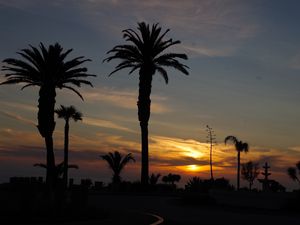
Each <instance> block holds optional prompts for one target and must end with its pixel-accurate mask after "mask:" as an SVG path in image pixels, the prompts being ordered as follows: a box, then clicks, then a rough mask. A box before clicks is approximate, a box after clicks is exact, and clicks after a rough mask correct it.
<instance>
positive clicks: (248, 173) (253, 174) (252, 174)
mask: <svg viewBox="0 0 300 225" xmlns="http://www.w3.org/2000/svg"><path fill="white" fill-rule="evenodd" d="M241 173H242V178H243V179H244V180H246V181H248V182H249V190H250V191H251V188H252V185H253V183H254V180H255V179H256V178H257V176H258V175H259V167H258V163H253V162H252V161H249V162H247V163H245V164H242V171H241Z"/></svg>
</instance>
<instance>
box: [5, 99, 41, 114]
mask: <svg viewBox="0 0 300 225" xmlns="http://www.w3.org/2000/svg"><path fill="white" fill-rule="evenodd" d="M0 104H1V105H3V106H6V107H10V108H14V109H18V110H26V111H31V112H37V110H38V108H37V107H36V106H32V105H30V104H24V103H19V102H8V101H1V100H0Z"/></svg>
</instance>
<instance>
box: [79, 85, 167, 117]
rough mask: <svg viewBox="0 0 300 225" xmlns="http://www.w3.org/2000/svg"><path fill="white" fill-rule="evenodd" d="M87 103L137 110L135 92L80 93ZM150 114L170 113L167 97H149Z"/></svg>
mask: <svg viewBox="0 0 300 225" xmlns="http://www.w3.org/2000/svg"><path fill="white" fill-rule="evenodd" d="M82 95H83V96H84V98H85V99H86V101H87V102H93V103H94V102H105V103H108V104H111V105H113V106H116V107H121V108H125V109H132V110H137V98H138V93H137V91H133V90H116V89H114V88H107V87H101V88H97V89H94V90H91V91H82ZM151 99H152V102H151V113H157V114H161V113H166V112H170V111H171V108H170V107H167V106H166V103H165V102H166V101H167V97H161V96H158V95H155V94H153V95H151Z"/></svg>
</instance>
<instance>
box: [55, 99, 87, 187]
mask: <svg viewBox="0 0 300 225" xmlns="http://www.w3.org/2000/svg"><path fill="white" fill-rule="evenodd" d="M55 113H56V114H57V116H58V118H63V119H64V120H65V132H64V133H65V138H64V139H65V142H64V166H63V171H64V172H63V183H64V186H65V188H67V186H68V163H69V128H70V126H69V121H70V119H72V120H74V121H75V122H77V121H78V120H82V113H81V112H79V111H77V109H76V108H75V107H74V106H69V107H67V106H63V105H61V106H60V108H59V109H56V110H55Z"/></svg>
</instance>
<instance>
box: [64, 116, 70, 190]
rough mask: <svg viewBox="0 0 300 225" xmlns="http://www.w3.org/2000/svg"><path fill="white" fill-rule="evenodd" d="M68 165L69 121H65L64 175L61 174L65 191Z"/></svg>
mask: <svg viewBox="0 0 300 225" xmlns="http://www.w3.org/2000/svg"><path fill="white" fill-rule="evenodd" d="M68 165H69V120H68V119H66V124H65V143H64V173H63V183H64V188H65V189H67V188H68Z"/></svg>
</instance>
